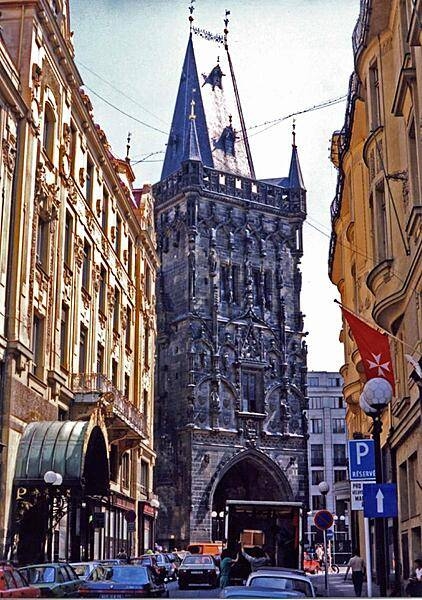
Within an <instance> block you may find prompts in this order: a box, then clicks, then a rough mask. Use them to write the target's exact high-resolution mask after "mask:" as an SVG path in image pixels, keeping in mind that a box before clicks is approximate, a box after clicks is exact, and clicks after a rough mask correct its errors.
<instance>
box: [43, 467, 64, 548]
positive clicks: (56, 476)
mask: <svg viewBox="0 0 422 600" xmlns="http://www.w3.org/2000/svg"><path fill="white" fill-rule="evenodd" d="M44 483H45V484H46V486H47V503H48V524H47V557H48V559H49V560H53V556H52V554H53V531H54V494H53V493H52V491H51V489H52V487H53V486H59V485H61V484H62V483H63V475H62V474H61V473H56V472H55V471H46V472H45V473H44ZM50 488H51V489H50Z"/></svg>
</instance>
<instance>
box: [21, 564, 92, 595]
mask: <svg viewBox="0 0 422 600" xmlns="http://www.w3.org/2000/svg"><path fill="white" fill-rule="evenodd" d="M19 573H21V574H22V575H23V576H24V578H25V579H26V581H27V582H28V583H29V585H31V586H33V587H36V588H38V589H39V590H40V594H41V597H42V598H51V597H55V598H69V597H70V596H76V595H77V591H78V588H79V586H80V584H81V580H80V579H79V577H78V576H77V575H76V573H75V571H74V570H73V569H72V567H71V566H70V565H69V564H67V563H44V564H41V565H27V566H26V567H22V568H20V569H19Z"/></svg>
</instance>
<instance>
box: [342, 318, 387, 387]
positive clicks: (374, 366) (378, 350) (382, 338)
mask: <svg viewBox="0 0 422 600" xmlns="http://www.w3.org/2000/svg"><path fill="white" fill-rule="evenodd" d="M341 310H342V311H343V315H344V317H345V319H346V320H347V322H348V323H349V326H350V329H351V330H352V333H353V337H354V339H355V342H356V345H357V347H358V350H359V352H360V355H361V358H362V362H363V368H364V369H365V375H366V379H367V380H369V379H374V377H383V378H384V379H386V380H387V381H389V382H390V383H391V387H392V388H393V393H394V373H393V363H392V361H391V353H390V344H389V342H388V337H387V335H386V334H385V333H381V332H380V331H377V330H376V329H374V328H373V327H371V326H370V325H367V324H366V323H365V322H364V321H362V319H359V317H356V316H355V315H354V314H353V313H351V312H349V311H348V310H347V309H345V308H343V307H341Z"/></svg>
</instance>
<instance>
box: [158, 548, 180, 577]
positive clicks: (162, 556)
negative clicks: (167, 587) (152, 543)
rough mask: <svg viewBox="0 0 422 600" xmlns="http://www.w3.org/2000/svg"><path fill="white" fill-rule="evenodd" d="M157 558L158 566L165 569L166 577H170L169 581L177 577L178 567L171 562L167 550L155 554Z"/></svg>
mask: <svg viewBox="0 0 422 600" xmlns="http://www.w3.org/2000/svg"><path fill="white" fill-rule="evenodd" d="M155 558H156V559H157V565H158V567H159V568H160V569H164V572H165V577H166V579H168V581H173V580H174V579H176V567H175V566H174V563H172V562H171V560H170V559H169V557H168V555H167V554H166V553H165V552H159V553H157V554H155Z"/></svg>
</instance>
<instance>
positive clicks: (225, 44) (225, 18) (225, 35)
mask: <svg viewBox="0 0 422 600" xmlns="http://www.w3.org/2000/svg"><path fill="white" fill-rule="evenodd" d="M229 14H230V11H229V10H227V9H226V12H225V15H224V32H223V33H224V48H225V50H227V48H228V43H227V34H228V33H229V30H228V26H229V19H228V16H229Z"/></svg>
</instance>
